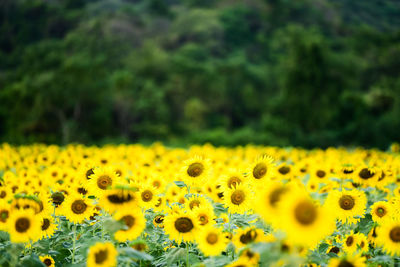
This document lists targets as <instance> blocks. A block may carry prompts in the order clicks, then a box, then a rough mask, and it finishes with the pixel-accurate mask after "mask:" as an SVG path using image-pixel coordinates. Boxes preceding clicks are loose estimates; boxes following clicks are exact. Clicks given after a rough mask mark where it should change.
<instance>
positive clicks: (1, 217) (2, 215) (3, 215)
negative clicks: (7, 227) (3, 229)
mask: <svg viewBox="0 0 400 267" xmlns="http://www.w3.org/2000/svg"><path fill="white" fill-rule="evenodd" d="M8 216H9V214H8V210H1V211H0V222H3V223H4V222H6V221H7V218H8Z"/></svg>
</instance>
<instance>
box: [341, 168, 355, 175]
mask: <svg viewBox="0 0 400 267" xmlns="http://www.w3.org/2000/svg"><path fill="white" fill-rule="evenodd" d="M353 172H354V170H353V169H344V170H343V173H344V174H352V173H353Z"/></svg>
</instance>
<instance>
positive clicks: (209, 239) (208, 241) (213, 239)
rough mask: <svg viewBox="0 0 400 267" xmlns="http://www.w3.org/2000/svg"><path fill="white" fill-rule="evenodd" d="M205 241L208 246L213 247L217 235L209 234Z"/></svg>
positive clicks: (216, 240)
mask: <svg viewBox="0 0 400 267" xmlns="http://www.w3.org/2000/svg"><path fill="white" fill-rule="evenodd" d="M206 240H207V243H208V244H210V245H214V244H215V243H217V242H218V235H217V234H215V233H209V234H208V235H207V238H206Z"/></svg>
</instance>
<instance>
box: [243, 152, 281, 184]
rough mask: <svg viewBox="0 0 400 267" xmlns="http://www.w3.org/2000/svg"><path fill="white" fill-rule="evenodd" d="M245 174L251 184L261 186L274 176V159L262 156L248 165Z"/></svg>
mask: <svg viewBox="0 0 400 267" xmlns="http://www.w3.org/2000/svg"><path fill="white" fill-rule="evenodd" d="M246 173H247V176H248V177H250V179H251V182H252V183H255V184H256V185H262V184H264V183H265V181H268V180H269V179H270V178H272V177H273V176H274V175H275V164H274V159H273V158H272V157H271V156H268V155H262V156H260V157H258V158H257V159H256V160H255V162H253V163H252V164H250V166H249V167H248V169H247V172H246ZM239 177H240V176H239Z"/></svg>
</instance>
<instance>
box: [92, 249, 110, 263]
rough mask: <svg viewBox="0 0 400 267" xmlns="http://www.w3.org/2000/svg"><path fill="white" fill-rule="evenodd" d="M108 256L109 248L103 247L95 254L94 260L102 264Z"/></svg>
mask: <svg viewBox="0 0 400 267" xmlns="http://www.w3.org/2000/svg"><path fill="white" fill-rule="evenodd" d="M107 258H108V250H107V249H102V250H99V251H98V252H96V254H94V260H95V262H96V264H102V263H103V262H105V261H106V260H107Z"/></svg>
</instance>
